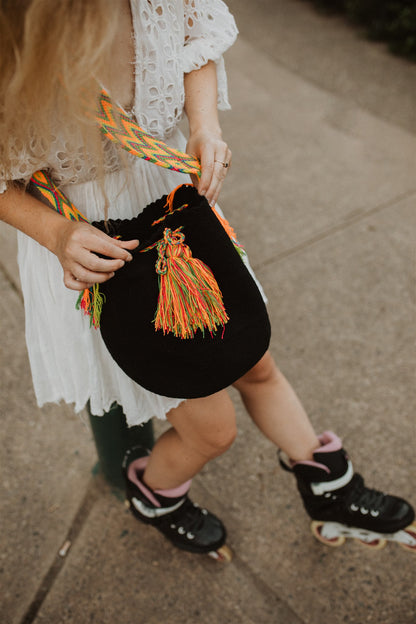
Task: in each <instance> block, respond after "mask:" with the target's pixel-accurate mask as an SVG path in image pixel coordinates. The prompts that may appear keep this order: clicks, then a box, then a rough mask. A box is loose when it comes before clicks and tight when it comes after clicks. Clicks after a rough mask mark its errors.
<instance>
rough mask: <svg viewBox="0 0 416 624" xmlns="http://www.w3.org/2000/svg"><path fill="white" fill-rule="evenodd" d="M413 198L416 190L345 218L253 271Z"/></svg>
mask: <svg viewBox="0 0 416 624" xmlns="http://www.w3.org/2000/svg"><path fill="white" fill-rule="evenodd" d="M412 196H416V189H413V190H410V191H407V192H406V193H403V194H402V195H398V196H397V197H395V198H393V199H390V200H389V201H388V202H384V203H382V204H378V205H376V206H374V207H373V208H370V209H369V210H365V211H363V212H360V213H359V214H353V215H352V216H350V217H345V218H344V219H343V220H342V221H341V222H339V223H336V224H335V225H331V226H330V227H327V228H326V229H323V230H321V231H320V232H318V233H317V234H315V235H313V236H311V237H310V238H308V239H306V240H304V241H302V242H300V243H298V244H297V245H294V246H293V247H290V248H289V249H286V250H285V251H281V252H280V253H278V254H275V255H274V256H271V257H270V258H266V259H265V260H263V261H262V262H259V263H258V264H256V265H254V266H253V269H254V271H261V270H262V269H265V268H267V267H269V266H270V265H272V264H274V263H275V262H280V261H281V260H285V259H286V258H290V257H291V256H294V255H296V254H297V253H299V252H302V251H304V250H305V249H309V248H310V247H313V246H314V245H315V244H317V243H320V242H321V241H323V240H326V239H327V238H330V237H331V236H332V235H333V234H338V233H339V232H342V231H344V230H347V229H348V228H350V227H351V226H353V225H355V224H357V223H360V222H361V221H364V220H365V219H367V218H368V217H371V216H372V215H374V214H377V213H379V212H382V211H383V210H385V209H387V208H391V207H392V206H394V205H395V204H398V203H400V202H402V201H404V200H406V199H410V198H411V197H412Z"/></svg>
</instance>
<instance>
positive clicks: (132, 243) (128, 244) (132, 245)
mask: <svg viewBox="0 0 416 624" xmlns="http://www.w3.org/2000/svg"><path fill="white" fill-rule="evenodd" d="M118 242H119V243H120V244H121V245H122V247H123V249H130V250H133V249H136V247H138V246H139V244H140V242H139V241H138V240H137V238H136V239H134V240H128V241H122V240H119V241H118Z"/></svg>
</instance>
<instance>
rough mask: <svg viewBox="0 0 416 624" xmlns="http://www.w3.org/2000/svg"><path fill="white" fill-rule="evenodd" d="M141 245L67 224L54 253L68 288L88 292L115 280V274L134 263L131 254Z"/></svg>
mask: <svg viewBox="0 0 416 624" xmlns="http://www.w3.org/2000/svg"><path fill="white" fill-rule="evenodd" d="M138 244H139V241H138V240H130V241H121V240H117V239H115V238H111V237H110V236H107V234H104V232H101V230H98V229H97V228H95V227H94V226H92V225H90V224H88V223H83V222H79V221H77V222H75V221H65V222H62V223H61V225H60V228H59V235H58V236H57V237H56V239H55V244H54V246H53V248H52V251H53V253H54V254H55V255H56V256H57V258H58V260H59V262H60V263H61V265H62V268H63V270H64V284H65V286H66V287H67V288H70V289H71V290H84V288H90V287H91V286H92V285H93V284H95V283H97V282H98V283H102V282H106V281H107V280H109V279H110V278H112V277H113V276H114V273H115V271H117V270H118V269H121V267H123V266H124V264H125V263H126V262H129V261H130V260H131V259H132V255H131V254H130V253H129V251H130V250H133V249H135V248H136V247H137V246H138ZM97 254H102V255H103V256H107V257H108V259H106V258H100V257H99V256H98V255H97Z"/></svg>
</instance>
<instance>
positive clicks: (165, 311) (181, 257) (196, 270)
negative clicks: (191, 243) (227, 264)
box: [154, 228, 229, 338]
mask: <svg viewBox="0 0 416 624" xmlns="http://www.w3.org/2000/svg"><path fill="white" fill-rule="evenodd" d="M180 229H181V228H178V229H177V230H175V231H174V232H172V230H170V229H169V228H166V229H165V231H164V233H163V239H162V240H161V241H159V243H158V244H157V250H158V260H157V263H156V272H157V273H158V274H159V298H158V305H157V310H156V315H155V319H154V323H155V329H156V331H157V330H160V329H161V330H162V331H163V333H164V334H168V333H173V334H174V335H175V336H176V337H178V338H193V337H194V336H195V333H196V332H197V331H198V329H200V330H201V331H202V332H203V333H204V332H205V330H208V331H209V332H210V333H211V334H214V333H215V332H216V331H217V329H218V327H221V326H222V327H223V326H224V325H225V324H226V323H227V322H228V320H229V318H228V315H227V313H226V311H225V308H224V304H223V300H222V294H221V291H220V289H219V286H218V284H217V281H216V279H215V277H214V275H213V274H212V271H211V269H210V268H209V267H208V266H207V265H206V264H204V263H203V262H202V261H201V260H198V259H197V258H193V257H192V252H191V250H190V248H189V247H188V245H186V244H185V243H184V240H185V235H184V234H183V233H182V232H180Z"/></svg>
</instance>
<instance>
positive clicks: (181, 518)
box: [170, 497, 208, 533]
mask: <svg viewBox="0 0 416 624" xmlns="http://www.w3.org/2000/svg"><path fill="white" fill-rule="evenodd" d="M207 514H208V512H207V511H206V509H203V508H201V507H199V506H198V505H197V504H196V503H193V502H192V501H191V500H190V499H189V498H188V497H186V498H185V500H184V502H183V503H182V505H181V506H180V507H179V509H178V510H177V511H175V512H174V513H173V514H172V516H171V517H170V522H173V523H175V521H176V522H177V523H178V524H180V526H181V527H182V528H183V529H184V530H185V531H187V532H191V533H197V532H198V531H199V530H200V529H201V528H202V526H203V524H204V518H205V516H206V515H207Z"/></svg>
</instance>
